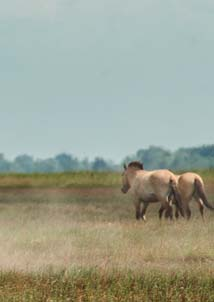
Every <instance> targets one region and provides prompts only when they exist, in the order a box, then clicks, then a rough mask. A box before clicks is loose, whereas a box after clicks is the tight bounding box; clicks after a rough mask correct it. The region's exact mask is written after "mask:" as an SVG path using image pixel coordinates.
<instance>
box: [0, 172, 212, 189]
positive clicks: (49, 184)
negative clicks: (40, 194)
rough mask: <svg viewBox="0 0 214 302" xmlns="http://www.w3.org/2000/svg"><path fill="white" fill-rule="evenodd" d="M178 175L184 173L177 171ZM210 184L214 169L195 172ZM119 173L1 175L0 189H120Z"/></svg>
mask: <svg viewBox="0 0 214 302" xmlns="http://www.w3.org/2000/svg"><path fill="white" fill-rule="evenodd" d="M175 172H176V173H177V174H179V173H182V172H183V171H175ZM195 172H199V173H200V175H201V176H202V177H203V178H205V179H206V182H208V183H210V182H212V181H213V180H214V169H211V170H202V171H195ZM120 184H121V173H119V172H114V173H113V172H92V171H86V172H67V173H34V174H22V173H21V174H15V173H9V174H0V188H74V187H75V188H77V187H79V188H85V187H96V188H97V187H118V186H120Z"/></svg>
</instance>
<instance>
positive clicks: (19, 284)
mask: <svg viewBox="0 0 214 302" xmlns="http://www.w3.org/2000/svg"><path fill="white" fill-rule="evenodd" d="M0 284H1V286H0V293H1V295H0V301H4V302H6V301H35V302H36V301H91V302H94V301H100V302H105V301H106V302H109V301H112V302H113V301H136V302H137V301H139V302H140V301H148V302H149V301H157V302H159V301H164V302H167V301H168V302H173V301H174V302H177V301H194V302H199V301H200V302H201V301H206V302H211V301H214V278H213V276H196V275H189V274H184V275H179V274H169V275H162V274H160V273H154V272H153V273H150V274H133V273H132V272H126V274H125V273H120V272H114V273H110V274H106V273H102V272H98V271H96V270H88V271H87V270H78V271H73V272H72V273H70V274H65V272H61V273H58V274H41V275H33V274H31V275H29V274H21V273H13V272H9V273H4V274H0Z"/></svg>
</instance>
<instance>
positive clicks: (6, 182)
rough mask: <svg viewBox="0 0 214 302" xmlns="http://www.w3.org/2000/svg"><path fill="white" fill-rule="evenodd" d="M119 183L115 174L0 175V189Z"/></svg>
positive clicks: (111, 185)
mask: <svg viewBox="0 0 214 302" xmlns="http://www.w3.org/2000/svg"><path fill="white" fill-rule="evenodd" d="M120 182H121V175H120V173H116V172H67V173H43V174H41V173H40V174H39V173H35V174H13V173H10V174H0V188H71V187H80V188H82V187H115V186H118V185H120Z"/></svg>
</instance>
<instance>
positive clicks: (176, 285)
mask: <svg viewBox="0 0 214 302" xmlns="http://www.w3.org/2000/svg"><path fill="white" fill-rule="evenodd" d="M88 173H89V172H88ZM88 173H83V174H81V173H76V174H75V173H74V175H76V180H74V179H70V178H72V177H71V176H72V175H73V174H65V175H63V174H60V175H58V174H57V175H40V176H39V175H32V176H29V175H24V176H22V175H7V176H1V177H2V179H3V180H4V181H5V179H7V181H5V182H2V183H1V180H0V183H1V190H0V301H214V240H213V238H214V213H212V212H210V211H209V210H206V212H205V218H206V222H205V223H203V222H202V221H201V219H200V215H199V212H198V209H197V207H196V206H195V204H194V201H192V204H191V208H192V210H193V213H192V219H191V221H189V222H186V221H185V220H184V219H180V220H179V221H173V222H169V221H162V222H161V223H160V222H159V220H158V217H157V216H158V215H157V210H158V207H159V206H158V205H151V206H150V207H149V209H148V213H147V219H148V221H147V222H146V223H144V222H136V221H135V217H134V208H133V205H132V201H131V200H130V196H128V195H127V196H126V195H123V194H122V193H120V186H119V180H120V175H118V174H113V175H112V179H111V174H110V173H98V174H96V173H95V174H91V175H93V176H92V179H90V177H89V178H88V179H87V177H86V175H87V176H89V174H88ZM203 173H204V175H205V183H206V189H207V192H208V197H209V200H210V202H212V201H213V202H214V186H213V185H212V177H211V176H210V173H212V172H210V171H209V172H203ZM206 173H207V177H206ZM201 174H202V173H201ZM82 175H83V178H81V177H82ZM202 175H203V174H202ZM213 176H214V175H213ZM10 177H12V178H10ZM43 177H44V178H43ZM45 177H46V178H47V180H48V181H47V182H46V183H45V184H46V185H44V183H43V185H42V181H44V179H45ZM9 179H10V180H11V179H12V181H11V183H10V181H9ZM23 179H24V180H26V179H28V181H29V179H30V181H31V182H29V183H30V185H29V183H28V185H26V184H27V183H25V182H23ZM59 179H60V180H59ZM62 179H64V180H65V183H64V185H63V181H62ZM94 179H96V181H97V180H98V179H99V181H98V185H96V181H95V180H94ZM107 179H108V182H107V183H104V181H105V180H107ZM66 180H67V182H66ZM213 180H214V177H213ZM3 183H4V185H3ZM21 183H22V185H20V184H21ZM24 183H25V185H23V184H24Z"/></svg>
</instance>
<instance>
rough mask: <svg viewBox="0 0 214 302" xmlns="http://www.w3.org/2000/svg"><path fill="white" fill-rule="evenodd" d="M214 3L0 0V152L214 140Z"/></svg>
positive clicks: (118, 150)
mask: <svg viewBox="0 0 214 302" xmlns="http://www.w3.org/2000/svg"><path fill="white" fill-rule="evenodd" d="M213 13H214V2H212V1H210V0H204V1H202V0H201V1H199V0H197V1H193V0H190V1H184V0H181V1H178V0H173V1H169V0H167V1H164V2H163V1H160V0H152V1H148V0H143V1H140V0H134V1H130V0H129V1H128V0H125V1H122V0H117V1H116V2H115V1H113V0H101V1H100V0H99V1H98V0H92V1H90V2H88V1H86V0H80V1H78V0H75V1H70V2H69V1H67V0H52V1H50V0H44V1H38V0H31V1H29V0H13V1H12V0H8V1H7V2H5V1H3V0H0V20H1V23H2V26H1V28H0V33H1V41H0V47H1V54H0V64H1V70H0V81H1V90H0V105H1V107H0V129H1V132H0V138H1V147H0V153H4V154H5V156H6V157H7V158H14V157H15V156H17V155H20V154H23V153H25V154H29V155H32V156H34V157H35V158H48V157H52V156H54V155H56V154H58V153H62V152H66V153H70V154H73V155H74V156H77V157H79V158H84V157H88V158H89V159H92V158H95V157H96V156H101V157H103V158H105V159H111V160H113V161H114V162H119V161H121V160H122V159H123V158H124V157H125V156H126V155H129V154H133V153H134V152H136V151H137V150H138V149H141V148H147V147H148V146H150V145H154V146H161V147H163V148H166V149H170V150H175V149H177V148H180V147H191V146H193V147H195V146H200V145H204V144H205V145H206V144H212V143H213V142H214V135H213V133H212V129H213V126H214V122H213V112H214V102H213V98H214V86H213V70H214V56H213V53H214V35H213V33H214V18H213Z"/></svg>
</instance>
